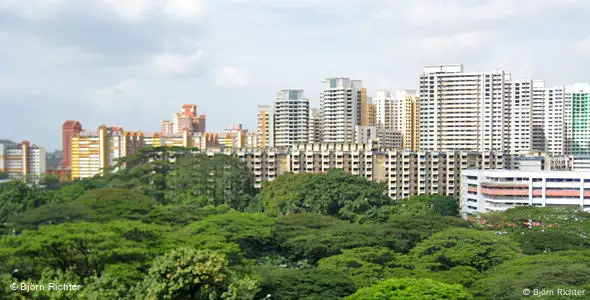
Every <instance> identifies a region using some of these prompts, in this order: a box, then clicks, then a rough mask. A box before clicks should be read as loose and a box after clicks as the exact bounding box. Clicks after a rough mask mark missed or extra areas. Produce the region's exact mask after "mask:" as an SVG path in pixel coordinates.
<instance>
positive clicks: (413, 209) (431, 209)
mask: <svg viewBox="0 0 590 300" xmlns="http://www.w3.org/2000/svg"><path fill="white" fill-rule="evenodd" d="M392 214H393V215H395V216H412V217H417V216H451V217H456V216H457V215H458V214H459V203H458V202H457V200H456V199H455V198H453V197H451V196H441V195H428V196H413V197H410V198H408V199H406V200H400V201H398V203H397V205H396V206H395V207H394V209H393V212H392Z"/></svg>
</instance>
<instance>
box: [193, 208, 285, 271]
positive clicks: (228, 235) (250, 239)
mask: <svg viewBox="0 0 590 300" xmlns="http://www.w3.org/2000/svg"><path fill="white" fill-rule="evenodd" d="M274 229H275V220H274V219H273V218H270V217H267V216H265V215H261V214H247V213H229V214H225V215H213V216H210V217H207V218H205V219H204V220H202V221H198V222H195V223H192V224H189V225H188V226H186V227H185V229H184V230H183V233H184V235H183V236H181V238H182V239H183V240H185V241H186V242H187V243H188V244H191V245H194V246H196V247H198V248H208V249H214V250H219V251H222V252H225V251H223V249H226V250H227V249H230V250H231V251H229V253H228V252H225V254H229V255H230V258H231V259H232V261H233V262H235V261H239V260H240V256H241V255H243V256H244V257H246V258H255V257H256V256H257V255H259V254H260V253H261V252H264V251H265V250H266V249H265V247H266V245H268V244H270V243H271V238H272V236H273V233H274ZM232 245H233V246H234V247H231V246H232ZM236 246H237V247H236ZM235 249H238V250H237V252H238V253H232V252H233V251H234V250H235Z"/></svg>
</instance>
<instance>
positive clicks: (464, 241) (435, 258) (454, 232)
mask: <svg viewBox="0 0 590 300" xmlns="http://www.w3.org/2000/svg"><path fill="white" fill-rule="evenodd" d="M410 253H411V255H412V256H413V257H414V259H415V260H416V261H417V262H418V263H419V264H420V265H421V266H422V267H424V268H426V269H428V270H430V271H447V270H450V269H451V268H453V267H457V266H468V267H473V268H475V269H476V270H478V271H480V272H481V271H485V270H488V269H490V268H492V267H494V266H496V265H498V264H500V263H502V262H504V261H507V260H510V259H513V258H515V257H517V256H518V246H517V244H516V243H515V242H514V241H512V240H510V239H509V238H507V237H504V236H500V235H496V234H494V233H493V232H485V231H478V230H474V229H464V228H452V229H447V230H444V231H441V232H439V233H435V234H434V235H432V236H431V237H429V238H428V239H426V240H424V241H423V242H421V243H420V244H418V245H417V246H416V247H414V248H413V249H412V251H411V252H410Z"/></svg>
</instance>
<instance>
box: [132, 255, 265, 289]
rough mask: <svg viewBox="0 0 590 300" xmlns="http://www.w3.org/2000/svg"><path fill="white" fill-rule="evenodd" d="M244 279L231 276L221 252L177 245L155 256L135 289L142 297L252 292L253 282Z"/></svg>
mask: <svg viewBox="0 0 590 300" xmlns="http://www.w3.org/2000/svg"><path fill="white" fill-rule="evenodd" d="M247 281H248V282H244V281H243V280H242V282H240V280H239V279H236V278H234V274H233V273H232V271H231V270H230V269H229V267H228V261H227V259H226V258H225V257H224V256H223V255H220V254H217V253H215V252H212V251H209V250H199V251H196V250H193V249H188V248H180V249H178V250H172V251H170V252H168V253H166V254H165V255H164V256H160V257H158V258H157V259H156V260H155V261H154V263H153V264H152V267H151V268H150V270H149V273H148V275H147V277H146V278H145V280H144V281H143V283H142V284H141V287H140V288H139V289H138V290H137V291H138V295H141V297H142V298H145V299H186V300H190V299H198V300H205V299H207V300H215V299H237V297H238V295H240V294H241V295H243V294H247V295H253V294H255V293H256V291H257V285H256V284H255V283H254V282H252V281H251V279H247ZM240 288H242V289H244V288H245V289H246V290H244V291H241V290H240ZM241 299H244V298H241ZM250 299H252V298H250Z"/></svg>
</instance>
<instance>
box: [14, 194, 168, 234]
mask: <svg viewBox="0 0 590 300" xmlns="http://www.w3.org/2000/svg"><path fill="white" fill-rule="evenodd" d="M156 204H157V203H156V202H155V201H154V200H152V199H150V198H148V197H146V196H144V195H142V194H138V193H135V192H132V191H129V190H123V189H111V188H103V189H95V190H91V191H89V192H88V193H86V194H85V195H83V196H81V197H79V198H78V199H76V200H73V201H69V202H62V203H50V204H45V205H42V206H39V207H37V208H33V209H29V210H27V211H25V212H24V213H22V214H18V215H13V216H11V217H9V218H8V221H9V222H10V223H11V224H13V225H14V227H15V228H17V229H18V230H23V229H34V228H36V227H37V226H39V225H44V224H61V223H66V222H77V221H87V222H90V221H97V222H106V221H111V220H120V219H127V220H140V219H143V218H144V216H145V215H146V214H148V213H150V212H151V211H152V210H153V209H154V207H155V205H156Z"/></svg>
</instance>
